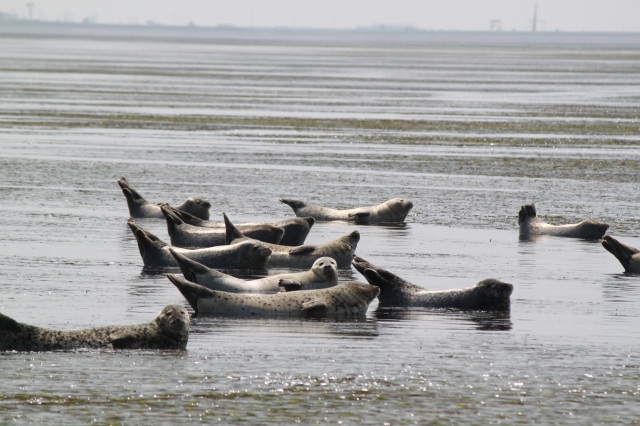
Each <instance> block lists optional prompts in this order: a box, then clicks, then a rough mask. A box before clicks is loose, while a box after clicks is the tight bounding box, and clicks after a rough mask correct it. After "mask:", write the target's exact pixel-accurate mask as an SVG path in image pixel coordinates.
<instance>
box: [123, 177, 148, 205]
mask: <svg viewBox="0 0 640 426" xmlns="http://www.w3.org/2000/svg"><path fill="white" fill-rule="evenodd" d="M118 185H120V189H122V192H123V193H124V196H125V197H126V198H127V201H129V199H131V201H139V200H142V201H144V202H146V201H147V200H145V199H144V197H143V196H142V195H140V193H139V192H138V191H136V190H135V189H133V187H132V186H131V185H130V184H129V182H128V181H127V179H126V178H124V177H121V178H120V179H118Z"/></svg>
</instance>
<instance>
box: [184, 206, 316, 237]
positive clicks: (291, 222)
mask: <svg viewBox="0 0 640 426" xmlns="http://www.w3.org/2000/svg"><path fill="white" fill-rule="evenodd" d="M174 214H175V215H177V216H178V217H180V219H182V221H183V222H184V223H187V224H189V225H193V226H198V227H202V228H214V229H224V228H225V224H224V222H216V221H211V220H202V219H200V218H197V217H195V216H193V215H191V214H189V213H186V212H184V211H180V210H177V211H174ZM314 223H315V219H314V218H312V217H294V218H291V219H285V220H281V221H278V222H264V223H237V224H236V227H237V228H238V229H239V230H240V231H241V232H243V233H244V231H245V228H246V227H251V226H255V225H263V224H266V225H272V226H276V227H278V228H283V229H284V235H283V236H282V239H281V240H280V242H279V243H278V244H281V245H283V246H299V245H302V244H304V241H305V240H306V238H307V235H309V231H310V230H311V227H312V226H313V224H314ZM261 241H262V240H261Z"/></svg>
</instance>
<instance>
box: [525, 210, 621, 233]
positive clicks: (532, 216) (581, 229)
mask: <svg viewBox="0 0 640 426" xmlns="http://www.w3.org/2000/svg"><path fill="white" fill-rule="evenodd" d="M518 224H519V225H520V238H522V239H528V238H532V237H536V236H538V235H553V236H556V237H571V238H584V239H598V238H602V236H603V235H604V233H605V232H607V229H608V228H609V225H607V224H606V223H602V222H597V221H595V220H583V221H582V222H580V223H575V224H570V225H550V224H548V223H546V222H543V221H542V219H540V218H539V217H538V216H537V214H536V208H535V206H534V205H533V204H528V205H525V206H522V207H520V212H519V213H518Z"/></svg>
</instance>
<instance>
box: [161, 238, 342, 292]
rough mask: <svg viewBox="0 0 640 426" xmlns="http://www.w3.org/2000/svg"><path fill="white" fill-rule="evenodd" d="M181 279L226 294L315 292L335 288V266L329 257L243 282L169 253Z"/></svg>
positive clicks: (336, 268) (336, 272)
mask: <svg viewBox="0 0 640 426" xmlns="http://www.w3.org/2000/svg"><path fill="white" fill-rule="evenodd" d="M169 251H170V252H171V254H172V255H173V257H175V258H176V260H177V261H178V264H179V265H180V270H181V271H182V275H184V277H185V279H187V280H188V281H191V282H193V283H196V284H200V285H202V286H204V287H207V288H209V289H211V290H218V291H226V292H229V293H277V292H278V291H282V290H285V291H293V290H317V289H320V288H328V287H333V286H336V285H338V266H337V265H336V261H335V260H333V259H331V258H330V257H321V258H320V259H318V260H316V261H315V262H314V264H313V266H312V267H311V269H310V270H308V271H304V272H293V273H288V274H278V275H271V276H268V277H265V278H260V279H256V280H243V279H240V278H236V277H234V276H231V275H227V274H225V273H223V272H220V271H218V270H216V269H211V268H207V267H206V266H204V265H202V264H201V263H198V262H196V261H194V260H191V259H189V258H188V257H186V256H183V255H181V254H180V253H178V252H176V251H175V250H173V249H171V248H170V249H169Z"/></svg>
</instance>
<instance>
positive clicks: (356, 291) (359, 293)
mask: <svg viewBox="0 0 640 426" xmlns="http://www.w3.org/2000/svg"><path fill="white" fill-rule="evenodd" d="M167 277H168V278H169V280H170V281H171V282H172V283H173V284H174V285H175V286H176V287H177V288H178V290H180V292H181V293H182V295H183V296H184V297H185V298H186V299H187V301H188V302H189V304H190V305H191V307H192V308H193V309H194V310H195V311H196V314H203V315H225V316H243V317H252V316H266V317H323V318H325V317H326V318H351V317H360V316H364V314H365V313H366V312H367V308H368V307H369V304H370V303H371V301H373V299H375V297H376V296H377V295H378V293H379V291H380V290H379V289H378V287H374V286H372V285H369V284H364V283H360V282H356V281H349V282H345V283H342V284H338V285H337V286H334V287H330V288H325V289H320V290H303V291H291V292H285V293H275V294H246V293H228V292H226V291H216V290H211V289H208V288H206V287H204V286H201V285H199V284H195V283H192V282H190V281H187V280H186V279H185V278H183V277H182V276H180V275H175V274H167Z"/></svg>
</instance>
